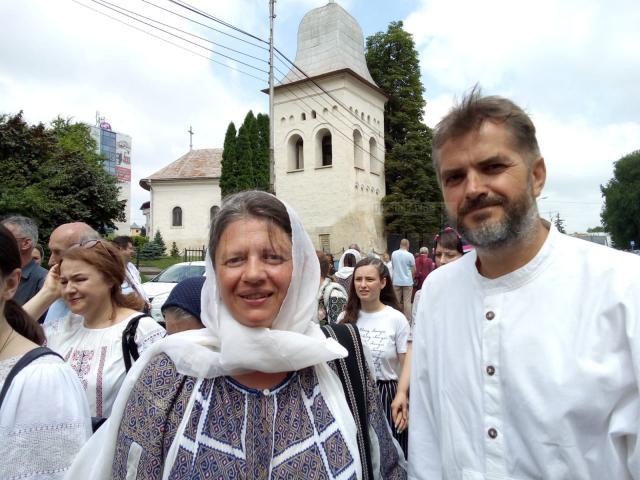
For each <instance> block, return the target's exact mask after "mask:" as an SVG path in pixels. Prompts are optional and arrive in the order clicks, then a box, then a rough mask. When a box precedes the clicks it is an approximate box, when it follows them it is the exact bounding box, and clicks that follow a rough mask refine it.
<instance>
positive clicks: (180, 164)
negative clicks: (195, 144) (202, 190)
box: [140, 148, 222, 190]
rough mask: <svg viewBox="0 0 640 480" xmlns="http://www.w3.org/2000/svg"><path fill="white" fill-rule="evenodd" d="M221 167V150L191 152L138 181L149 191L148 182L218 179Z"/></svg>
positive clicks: (209, 149) (206, 149)
mask: <svg viewBox="0 0 640 480" xmlns="http://www.w3.org/2000/svg"><path fill="white" fill-rule="evenodd" d="M221 165H222V149H221V148H203V149H200V150H191V151H189V152H187V153H185V154H184V155H183V156H181V157H180V158H179V159H177V160H176V161H175V162H173V163H170V164H169V165H167V166H166V167H164V168H163V169H161V170H158V171H157V172H156V173H154V174H153V175H150V176H149V177H147V178H143V179H142V180H140V186H141V187H142V188H144V189H145V190H149V182H153V181H161V180H183V179H199V178H202V179H204V178H220V172H221Z"/></svg>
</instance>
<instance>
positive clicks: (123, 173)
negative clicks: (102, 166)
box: [116, 165, 131, 183]
mask: <svg viewBox="0 0 640 480" xmlns="http://www.w3.org/2000/svg"><path fill="white" fill-rule="evenodd" d="M116 179H117V180H118V182H120V183H125V182H130V181H131V169H130V168H124V167H118V166H117V165H116Z"/></svg>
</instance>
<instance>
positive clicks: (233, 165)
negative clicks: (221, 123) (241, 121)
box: [220, 122, 238, 197]
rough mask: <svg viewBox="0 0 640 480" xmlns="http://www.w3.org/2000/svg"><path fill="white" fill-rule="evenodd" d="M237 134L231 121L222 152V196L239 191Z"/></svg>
mask: <svg viewBox="0 0 640 480" xmlns="http://www.w3.org/2000/svg"><path fill="white" fill-rule="evenodd" d="M236 135H237V132H236V126H235V125H234V123H233V122H231V123H230V124H229V126H228V127H227V133H226V134H225V136H224V146H223V148H224V150H223V152H222V166H221V168H222V172H221V173H220V190H221V193H222V197H226V196H227V195H229V194H231V193H233V192H237V191H238V187H237V178H238V171H237V155H236Z"/></svg>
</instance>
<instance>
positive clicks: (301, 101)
mask: <svg viewBox="0 0 640 480" xmlns="http://www.w3.org/2000/svg"><path fill="white" fill-rule="evenodd" d="M316 81H317V82H318V83H319V84H320V85H321V86H322V87H323V88H324V89H325V90H327V91H329V92H330V93H331V95H332V96H333V97H335V98H336V99H337V100H338V101H336V100H334V99H331V98H329V97H328V96H327V95H326V94H324V93H323V94H322V95H317V93H318V92H320V90H319V88H318V87H317V86H315V85H313V84H311V83H306V84H303V85H297V86H291V87H282V88H278V89H277V90H276V94H275V98H274V100H275V105H274V119H275V137H276V138H275V159H276V166H275V171H276V193H277V195H278V197H280V198H282V199H284V200H285V201H287V202H289V203H290V204H291V205H292V206H293V207H294V208H295V209H296V211H297V212H298V213H299V215H300V217H301V219H302V221H303V223H304V225H305V228H306V229H307V231H308V233H309V235H310V236H311V238H312V240H313V242H314V244H315V246H316V248H322V247H324V248H325V249H328V250H329V251H330V252H332V253H339V252H341V251H342V250H344V249H346V248H347V247H348V246H349V244H351V243H354V242H356V243H358V244H359V245H360V247H361V248H362V249H363V250H366V251H370V250H375V251H378V252H381V251H383V250H384V248H385V243H386V242H385V238H384V232H383V222H382V211H381V207H380V201H381V200H382V198H383V197H384V195H385V190H384V137H383V128H384V97H383V96H382V95H381V94H380V93H378V92H377V91H375V90H373V89H372V88H370V87H368V86H366V85H364V84H363V83H362V82H360V81H358V80H356V79H354V78H353V77H352V76H351V75H349V74H346V73H341V74H337V75H334V76H331V77H325V78H323V79H319V80H316ZM313 111H315V118H314V116H313ZM356 112H357V113H356ZM302 114H304V115H305V116H304V117H303V116H302ZM356 115H357V117H356ZM324 131H329V132H331V136H332V147H333V148H332V150H333V158H332V160H333V161H332V165H331V166H330V167H329V166H322V165H321V159H322V155H321V153H322V151H321V148H320V138H319V136H320V135H321V134H322V132H324ZM354 131H357V133H356V138H354ZM299 139H302V140H303V142H304V143H303V145H302V148H299V145H298V146H297V147H296V145H295V144H296V141H297V140H299ZM354 143H357V144H358V145H360V146H361V148H354ZM371 147H373V150H374V151H373V156H374V159H373V161H372V160H371V158H370V157H371V153H372V152H371ZM300 151H301V152H302V159H303V165H302V167H303V168H296V166H298V167H299V166H300V165H296V163H299V162H296V161H292V158H294V159H296V160H299V157H300V155H299V153H297V152H300ZM296 154H297V156H296ZM324 235H329V237H328V238H329V242H330V243H329V245H328V247H327V245H326V244H325V245H323V244H322V243H323V240H324V241H326V240H327V237H326V236H324Z"/></svg>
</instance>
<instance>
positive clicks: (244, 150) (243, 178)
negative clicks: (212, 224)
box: [236, 110, 257, 191]
mask: <svg viewBox="0 0 640 480" xmlns="http://www.w3.org/2000/svg"><path fill="white" fill-rule="evenodd" d="M256 131H257V129H256V117H255V116H254V115H253V112H252V111H251V110H249V113H247V116H246V117H245V118H244V122H242V126H240V128H239V129H238V139H237V143H236V155H237V159H238V161H237V166H238V177H237V178H238V183H237V186H236V187H237V190H236V191H241V190H247V189H252V188H255V177H254V171H253V167H254V144H255V142H256V140H255V138H256Z"/></svg>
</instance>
